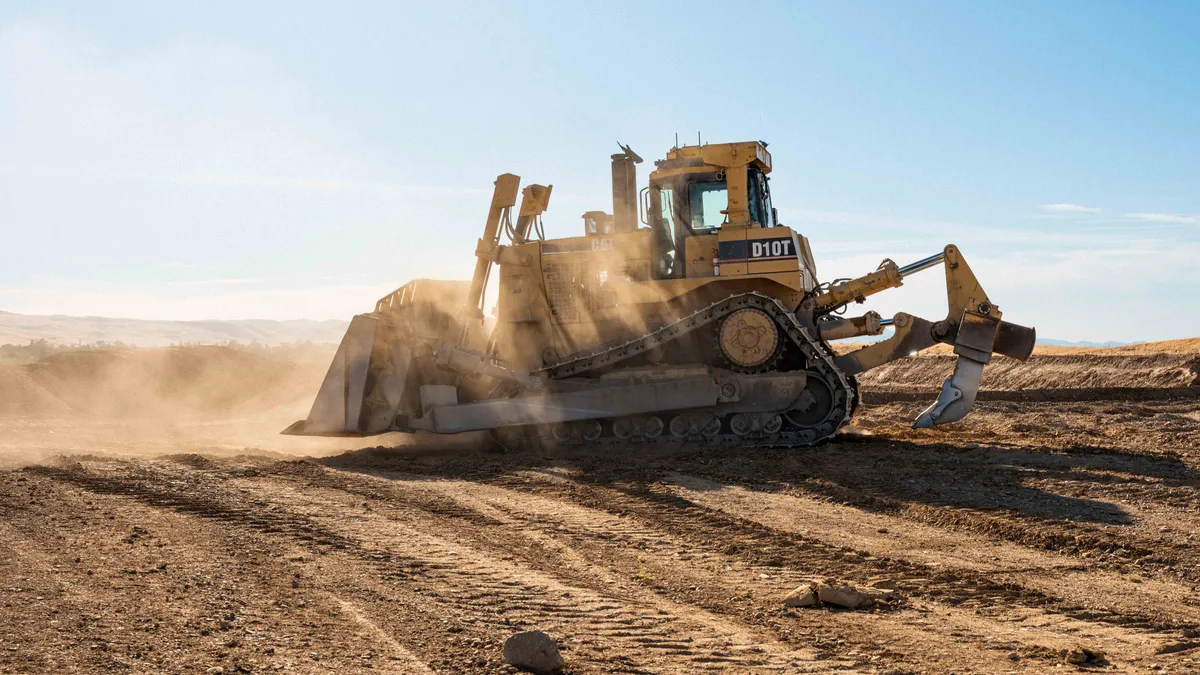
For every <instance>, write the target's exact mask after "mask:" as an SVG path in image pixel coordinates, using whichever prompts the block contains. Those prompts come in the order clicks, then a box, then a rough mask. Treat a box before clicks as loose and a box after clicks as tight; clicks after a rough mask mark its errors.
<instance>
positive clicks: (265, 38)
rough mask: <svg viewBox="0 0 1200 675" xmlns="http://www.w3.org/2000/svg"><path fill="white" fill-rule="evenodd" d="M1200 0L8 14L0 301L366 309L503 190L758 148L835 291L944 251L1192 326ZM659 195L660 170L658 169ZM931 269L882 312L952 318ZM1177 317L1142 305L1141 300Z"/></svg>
mask: <svg viewBox="0 0 1200 675" xmlns="http://www.w3.org/2000/svg"><path fill="white" fill-rule="evenodd" d="M1198 25H1200V5H1197V4H1194V3H1193V4H1187V3H1161V2H1144V3H1127V4H1119V3H1110V2H1078V3H1072V2H1056V3H1021V2H1009V3H991V4H987V3H935V2H921V3H899V2H878V3H876V2H859V3H841V2H839V3H821V4H815V3H778V4H772V3H765V4H757V3H732V4H731V3H703V2H681V3H655V4H646V6H643V4H642V3H639V4H633V3H630V4H621V3H594V4H593V5H592V6H590V7H589V6H584V5H583V4H582V3H539V4H519V5H503V4H498V3H497V4H492V3H466V4H460V3H453V2H439V3H414V4H411V5H409V4H405V3H399V2H377V3H375V2H341V3H327V4H313V3H269V2H256V3H225V2H204V3H188V2H173V3H161V2H121V3H92V2H79V3H46V2H21V1H19V0H17V1H14V0H9V1H8V2H6V3H4V4H3V5H0V237H2V238H0V309H5V310H9V311H17V312H24V313H33V314H49V313H64V314H98V315H108V316H127V317H136V318H183V319H201V318H298V317H310V318H348V317H349V316H350V315H352V314H354V313H355V312H359V311H366V310H368V309H370V308H371V306H372V305H373V303H374V300H375V299H376V298H377V297H378V296H380V295H382V294H383V293H385V292H387V291H389V290H391V289H392V288H394V287H395V286H398V285H399V284H401V283H403V282H405V281H407V280H408V279H411V278H415V277H421V276H428V277H440V278H465V277H466V276H467V275H469V273H470V268H471V265H472V259H471V256H472V252H473V249H474V241H475V239H476V238H477V237H478V236H479V232H480V230H481V228H482V222H483V219H484V216H485V214H486V210H487V204H488V200H489V197H490V188H491V181H492V180H494V178H495V176H496V175H497V174H499V173H502V172H506V171H511V172H513V173H517V174H519V175H521V176H522V177H523V178H524V180H525V181H526V182H540V183H553V184H554V185H555V190H554V197H553V201H552V203H551V208H550V211H549V212H548V213H547V216H546V224H547V234H548V236H568V235H574V234H576V233H577V232H578V231H579V230H580V223H581V221H580V218H579V216H580V214H582V213H583V212H584V211H586V210H590V209H593V208H602V209H605V210H609V209H611V198H610V196H609V192H608V190H609V185H608V181H609V168H608V155H609V154H611V152H613V151H614V150H615V148H616V142H617V141H621V142H624V143H630V144H631V145H632V146H633V148H634V149H635V150H637V151H638V152H639V153H640V154H641V155H642V156H644V157H646V158H647V160H650V159H652V158H656V157H661V156H662V155H663V153H664V152H665V151H666V150H667V148H669V147H670V145H671V144H672V143H673V141H674V138H675V134H676V133H678V134H679V137H680V139H681V140H684V139H695V135H696V132H697V131H699V132H701V133H702V134H703V138H704V139H705V140H706V141H711V142H717V141H730V140H751V139H763V140H766V141H768V142H769V143H770V144H771V150H772V152H773V154H774V158H775V166H776V170H775V173H774V174H773V182H772V189H773V193H774V197H775V201H776V204H777V206H778V207H779V208H780V212H781V219H782V221H783V222H784V223H785V224H787V225H789V226H791V227H792V228H794V229H796V230H798V231H800V232H802V233H804V234H806V235H807V236H808V237H809V238H810V239H811V240H812V242H813V246H814V249H815V252H816V256H817V259H818V273H819V276H820V277H821V279H822V280H831V279H833V278H835V277H844V276H855V275H858V274H862V273H865V272H867V271H870V270H872V269H874V267H875V266H876V265H877V264H878V263H879V260H880V259H882V258H884V257H891V258H894V259H895V260H896V261H897V262H899V263H901V264H903V263H905V262H909V261H911V260H915V259H917V258H920V257H924V256H925V255H928V254H930V253H933V252H936V251H937V250H939V249H940V248H941V247H942V246H943V245H944V244H946V243H950V242H953V243H956V244H958V245H959V246H960V247H961V248H962V250H963V251H964V253H965V254H966V255H967V257H968V260H970V261H971V263H972V266H973V267H974V268H975V269H976V272H977V273H978V275H979V276H980V277H981V280H982V281H983V284H984V286H985V288H987V289H988V291H989V294H990V295H991V296H992V299H993V300H995V301H996V302H997V303H999V304H1000V305H1001V307H1002V308H1003V309H1004V311H1005V314H1006V317H1007V318H1009V319H1011V320H1013V321H1018V322H1021V323H1026V324H1030V325H1036V326H1037V327H1038V329H1039V333H1040V334H1041V335H1043V336H1046V337H1055V338H1060V339H1070V340H1110V339H1111V340H1125V341H1129V340H1151V339H1166V338H1176V337H1188V336H1195V335H1200V275H1198V274H1197V271H1196V270H1197V263H1196V261H1197V260H1200V125H1197V123H1196V121H1195V120H1196V119H1200V113H1198V112H1197V110H1198V108H1200V78H1198V77H1196V75H1195V73H1196V72H1197V68H1198V67H1200V41H1198V40H1196V39H1195V27H1196V26H1198ZM641 168H642V176H641V179H642V182H643V184H644V180H645V174H646V172H647V171H648V169H649V166H648V164H643V165H642V167H641ZM942 283H943V282H942V279H941V278H940V275H939V274H938V273H937V272H928V273H925V275H922V276H919V277H917V278H914V280H913V281H911V282H910V283H908V284H906V286H905V287H904V288H903V289H899V290H897V291H892V292H890V293H887V294H884V295H883V296H880V297H879V299H878V300H873V301H872V302H871V303H870V304H869V305H868V308H874V309H877V310H879V311H881V312H883V313H885V314H887V315H890V314H891V313H893V312H895V311H899V310H904V311H910V312H914V313H918V314H921V315H924V316H927V317H930V318H938V317H940V316H942V315H943V314H944V312H945V304H944V293H943V290H942V288H941V286H942ZM1152 315H1153V316H1158V317H1160V319H1159V320H1157V321H1154V322H1151V321H1149V320H1148V317H1150V316H1152Z"/></svg>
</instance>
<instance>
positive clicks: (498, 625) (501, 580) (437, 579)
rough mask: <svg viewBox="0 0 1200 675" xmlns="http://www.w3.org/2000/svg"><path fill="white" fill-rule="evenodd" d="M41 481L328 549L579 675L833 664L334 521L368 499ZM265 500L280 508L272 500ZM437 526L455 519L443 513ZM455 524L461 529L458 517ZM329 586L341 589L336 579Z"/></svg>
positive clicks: (393, 524) (192, 483) (144, 478)
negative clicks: (541, 637) (567, 657)
mask: <svg viewBox="0 0 1200 675" xmlns="http://www.w3.org/2000/svg"><path fill="white" fill-rule="evenodd" d="M155 468H156V469H162V468H164V467H161V466H159V467H155ZM42 471H44V472H45V473H47V474H48V475H51V476H53V477H55V478H59V479H65V480H69V481H71V482H73V483H75V484H78V485H81V486H83V487H87V488H88V489H92V490H96V491H99V492H106V493H113V494H122V495H124V496H128V497H132V498H135V499H139V500H144V501H145V502H147V503H151V504H154V505H156V506H159V507H165V508H171V509H174V510H176V511H179V512H181V513H185V514H188V515H194V516H199V517H202V518H210V519H215V520H218V521H220V522H222V523H224V524H227V525H240V526H245V527H249V528H252V529H256V530H258V531H260V532H262V533H264V534H277V535H283V536H290V537H293V538H296V539H300V540H301V541H308V542H311V543H312V545H314V546H317V547H321V548H328V549H329V553H330V554H334V555H348V556H350V557H352V558H354V559H355V561H356V563H358V564H365V565H366V566H368V567H372V568H374V572H375V573H376V575H377V576H380V577H381V578H384V579H386V581H387V582H388V584H387V585H389V586H395V585H397V584H402V585H404V586H405V587H406V588H407V590H411V591H415V592H417V593H418V594H420V595H421V596H423V599H424V600H427V601H429V603H430V604H433V605H437V606H438V607H437V608H436V609H437V611H436V614H438V615H454V616H458V615H460V614H462V613H463V612H466V613H472V612H474V613H477V614H479V615H480V616H479V617H476V621H474V622H472V623H476V624H480V625H482V626H483V627H484V628H485V629H486V628H493V629H495V630H493V631H491V632H492V633H493V634H492V635H491V637H492V638H493V640H492V641H493V642H494V640H495V639H496V638H498V637H499V634H500V633H503V632H506V631H507V632H511V630H512V626H513V625H536V624H540V625H542V626H548V627H549V628H550V629H551V630H558V631H559V632H561V633H562V634H566V635H574V636H575V639H576V640H577V641H578V642H579V643H580V644H579V645H577V646H576V649H577V650H578V651H577V653H576V654H574V656H573V663H575V664H577V668H579V667H582V670H580V672H588V671H589V669H588V668H587V666H588V664H589V663H591V664H592V665H593V666H594V667H595V669H597V670H601V669H603V670H605V671H609V670H612V669H614V668H615V669H616V670H617V671H620V672H643V671H644V672H657V671H658V670H659V669H661V668H668V669H669V666H670V664H675V665H678V664H680V663H690V664H691V665H690V669H692V670H702V669H716V670H724V669H728V668H731V667H732V668H735V669H737V670H739V671H745V672H749V671H751V670H755V671H757V670H763V671H779V672H783V671H787V672H804V671H807V670H810V669H811V670H813V671H814V672H823V671H826V670H828V666H830V665H832V664H831V663H830V662H827V663H825V664H823V665H819V666H814V665H812V664H808V665H806V663H805V662H806V661H811V660H812V656H811V653H809V652H810V651H811V650H806V649H796V648H789V647H785V646H783V645H780V644H774V645H771V644H767V645H762V644H759V640H758V638H757V636H754V635H749V634H746V633H745V632H744V631H742V630H740V629H739V628H738V627H736V626H733V625H729V624H728V623H727V622H725V621H723V620H720V619H716V618H715V617H711V618H709V617H701V618H700V620H696V617H693V616H677V615H675V614H673V613H672V612H671V611H669V609H663V608H662V607H661V606H660V607H656V606H653V605H649V604H646V603H631V602H629V601H627V600H624V599H621V598H618V597H612V596H605V595H602V594H599V593H596V592H594V591H591V590H590V589H587V588H583V587H579V586H574V585H571V584H569V583H563V582H560V581H559V580H557V579H555V578H553V577H552V576H548V575H543V574H539V573H537V572H530V571H529V570H528V569H527V568H526V567H525V566H524V565H523V564H516V563H515V562H513V561H511V560H508V561H506V560H502V559H500V558H492V557H489V556H487V555H486V554H485V553H482V552H480V551H478V550H476V549H473V548H470V547H467V546H463V545H461V544H459V543H457V542H455V541H453V539H454V538H455V537H453V536H452V537H451V538H445V537H444V536H438V535H436V534H431V533H429V532H426V531H421V530H418V529H414V528H412V527H409V526H407V524H406V523H404V522H402V521H394V520H388V519H385V518H382V517H378V516H365V517H362V518H356V519H354V520H347V519H339V517H338V516H337V515H335V514H340V513H343V512H344V510H345V509H346V508H348V507H349V506H350V504H351V503H352V502H353V500H357V499H359V497H358V496H357V495H354V496H352V497H351V496H347V497H348V498H349V501H347V499H340V500H338V499H331V498H330V497H329V496H328V495H323V494H314V491H313V490H311V489H309V490H306V491H303V492H302V491H300V490H298V489H296V486H293V485H269V484H267V481H264V480H263V479H262V478H261V477H259V476H258V475H257V472H254V474H255V475H251V476H247V480H248V481H249V482H251V483H253V484H254V485H255V487H256V488H257V491H256V495H255V500H254V503H253V504H252V505H251V504H245V505H242V504H240V503H239V502H241V503H244V502H245V501H247V500H246V499H245V497H244V495H243V494H242V491H240V490H230V489H221V488H219V487H218V486H216V485H213V484H211V483H209V482H208V481H204V480H202V479H201V480H196V478H197V477H196V476H191V477H189V478H188V479H183V478H181V477H180V476H179V475H177V474H175V473H174V472H163V473H162V474H161V475H159V476H153V475H151V474H153V473H155V472H154V471H150V470H148V469H146V468H145V467H144V466H142V467H139V468H138V469H137V474H138V475H137V478H136V479H135V480H126V479H125V478H124V477H122V476H120V475H109V476H105V477H98V476H96V475H94V474H85V475H80V474H79V472H77V471H74V472H61V471H56V470H42ZM205 483H209V484H205ZM181 488H182V489H181ZM176 490H180V491H179V492H176ZM318 492H319V491H318ZM196 495H205V496H204V497H201V498H198V497H197V496H196ZM264 495H269V496H270V497H272V498H273V499H264ZM442 506H445V503H444V502H442ZM297 509H299V511H297ZM435 510H436V509H435ZM434 517H435V518H442V519H444V518H447V516H446V515H445V514H444V513H442V514H434ZM448 518H449V519H451V520H455V519H456V518H457V516H456V515H451V516H448ZM318 521H319V523H318ZM332 529H337V530H338V531H337V532H334V531H332ZM389 530H390V532H388V531H389ZM381 532H384V533H388V535H386V536H385V535H384V534H381ZM314 533H315V534H316V535H317V536H314ZM347 533H352V534H353V536H350V535H348V534H347ZM381 546H386V547H387V548H380V547H381ZM396 549H399V550H400V552H399V553H396V552H395V551H396ZM397 562H399V565H397V564H396V563H397ZM326 574H328V573H326ZM327 583H329V584H330V585H332V586H337V585H339V580H338V579H331V580H329V581H327ZM341 583H345V582H344V579H342V580H341ZM359 585H360V586H361V584H359ZM352 592H353V591H351V593H352ZM364 593H365V594H366V595H367V596H369V595H370V593H369V592H367V591H366V590H364V589H361V588H360V589H359V595H363V594H364ZM343 597H346V596H343ZM664 604H665V603H664ZM497 611H499V613H496V612H497ZM501 615H503V616H501ZM373 620H375V618H374V617H373ZM377 623H379V625H381V626H382V625H387V623H388V622H387V619H386V618H384V619H383V620H382V622H379V621H377ZM722 629H723V630H722ZM460 632H461V631H460ZM421 647H422V645H418V646H417V647H416V651H418V652H420V651H421ZM614 648H615V649H616V650H617V653H619V654H622V655H623V656H621V657H616V660H617V661H620V660H624V661H625V663H624V664H623V665H621V664H616V665H614V657H613V656H612V651H613V650H614ZM426 651H427V650H426ZM470 663H471V665H472V666H477V665H478V664H475V663H474V662H473V661H471V662H470ZM809 666H811V668H810V667H809ZM472 672H475V671H472Z"/></svg>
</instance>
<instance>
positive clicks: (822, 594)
mask: <svg viewBox="0 0 1200 675" xmlns="http://www.w3.org/2000/svg"><path fill="white" fill-rule="evenodd" d="M884 595H885V594H881V593H868V592H864V591H862V590H859V589H857V588H854V587H853V586H834V585H830V584H821V585H820V586H818V587H817V599H819V600H820V601H821V602H823V603H825V604H827V605H836V606H838V607H845V608H846V609H859V608H863V607H870V606H871V605H874V604H875V601H876V600H879V599H882V598H883V597H884Z"/></svg>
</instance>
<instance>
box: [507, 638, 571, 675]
mask: <svg viewBox="0 0 1200 675" xmlns="http://www.w3.org/2000/svg"><path fill="white" fill-rule="evenodd" d="M504 662H505V663H507V664H510V665H513V666H516V667H517V668H522V669H525V670H529V671H533V672H535V673H554V672H557V671H558V670H560V669H561V668H562V667H563V666H564V665H566V662H565V661H564V660H563V657H562V654H560V653H559V652H558V645H557V644H555V642H554V639H553V638H551V637H550V636H549V635H547V634H546V633H544V632H542V631H540V630H529V631H525V632H523V633H517V634H516V635H513V636H512V637H510V638H508V640H505V642H504Z"/></svg>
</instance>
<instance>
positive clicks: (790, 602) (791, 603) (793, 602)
mask: <svg viewBox="0 0 1200 675" xmlns="http://www.w3.org/2000/svg"><path fill="white" fill-rule="evenodd" d="M816 604H817V592H816V589H815V588H814V587H813V584H804V585H803V586H797V587H796V589H795V590H793V591H792V592H791V593H788V594H787V597H785V598H784V599H783V606H784V607H812V606H813V605H816Z"/></svg>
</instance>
